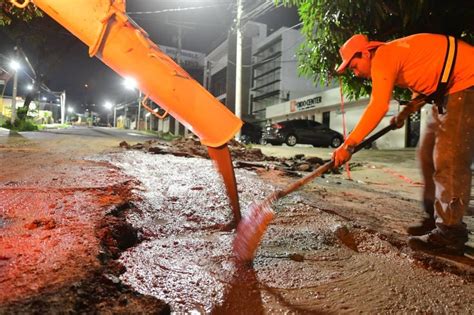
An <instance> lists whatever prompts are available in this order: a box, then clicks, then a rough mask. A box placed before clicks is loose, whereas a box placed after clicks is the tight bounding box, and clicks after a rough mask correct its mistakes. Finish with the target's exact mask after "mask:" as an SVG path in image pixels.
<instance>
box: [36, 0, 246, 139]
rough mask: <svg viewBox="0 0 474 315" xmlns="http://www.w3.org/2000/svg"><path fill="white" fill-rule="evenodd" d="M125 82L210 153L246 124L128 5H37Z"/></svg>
mask: <svg viewBox="0 0 474 315" xmlns="http://www.w3.org/2000/svg"><path fill="white" fill-rule="evenodd" d="M34 3H35V5H36V6H38V7H39V8H40V9H41V10H43V11H44V12H45V13H46V14H48V15H49V16H51V17H52V18H53V19H55V20H56V21H57V22H58V23H60V24H61V25H63V26H64V27H65V28H66V29H68V30H69V31H70V32H71V33H73V34H74V35H75V36H77V37H78V38H79V39H80V40H81V41H83V42H84V43H85V44H86V45H88V46H89V54H90V55H91V56H97V57H98V58H99V59H101V60H102V61H103V62H104V63H105V64H106V65H108V66H109V67H110V68H112V69H113V70H114V71H115V72H117V73H118V74H120V75H121V76H123V77H133V78H135V80H137V82H138V85H139V88H140V90H141V91H142V92H144V94H146V95H148V96H149V98H150V99H152V100H153V101H154V102H155V103H157V104H159V105H160V107H162V108H164V109H165V110H166V111H168V112H169V113H170V114H171V115H172V116H173V117H174V118H176V119H177V120H178V121H179V122H181V123H182V124H183V125H184V126H185V127H186V128H188V129H189V130H191V131H192V132H193V133H194V134H196V135H197V136H198V137H199V138H200V139H201V143H202V144H204V145H206V146H210V147H219V146H221V145H224V144H226V143H227V142H228V141H229V140H230V139H231V138H232V137H233V136H234V135H235V134H236V133H237V131H238V130H239V129H240V128H241V126H242V121H241V120H240V119H239V118H237V117H236V116H235V115H234V114H233V113H232V112H231V111H229V110H228V109H227V108H226V107H225V106H224V105H222V104H221V103H220V102H219V101H218V100H217V99H216V98H215V97H214V96H213V95H212V94H210V93H209V92H208V91H207V90H206V89H204V88H203V87H202V86H201V85H200V84H199V83H198V82H196V81H195V80H194V79H192V78H191V77H190V75H189V74H188V73H187V72H186V71H184V70H183V69H182V68H181V67H180V66H179V65H177V64H176V63H175V62H174V61H173V60H172V59H171V58H170V57H168V56H167V55H166V54H164V53H163V52H162V51H161V50H160V49H159V48H158V46H157V45H155V44H154V43H153V42H151V41H150V40H149V39H148V35H147V34H146V32H145V31H144V30H142V29H141V28H140V27H139V26H137V25H136V24H135V23H134V22H133V21H132V20H130V19H129V17H128V16H127V15H126V14H125V1H124V0H116V1H113V0H74V1H68V0H35V1H34Z"/></svg>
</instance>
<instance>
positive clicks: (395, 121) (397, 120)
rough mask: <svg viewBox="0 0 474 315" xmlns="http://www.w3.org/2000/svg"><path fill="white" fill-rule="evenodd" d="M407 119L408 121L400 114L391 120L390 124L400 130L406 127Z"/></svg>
mask: <svg viewBox="0 0 474 315" xmlns="http://www.w3.org/2000/svg"><path fill="white" fill-rule="evenodd" d="M400 113H401V112H400ZM405 119H406V117H400V114H399V115H395V116H393V117H392V118H391V119H390V124H391V125H395V126H397V129H400V128H402V127H403V126H404V125H405Z"/></svg>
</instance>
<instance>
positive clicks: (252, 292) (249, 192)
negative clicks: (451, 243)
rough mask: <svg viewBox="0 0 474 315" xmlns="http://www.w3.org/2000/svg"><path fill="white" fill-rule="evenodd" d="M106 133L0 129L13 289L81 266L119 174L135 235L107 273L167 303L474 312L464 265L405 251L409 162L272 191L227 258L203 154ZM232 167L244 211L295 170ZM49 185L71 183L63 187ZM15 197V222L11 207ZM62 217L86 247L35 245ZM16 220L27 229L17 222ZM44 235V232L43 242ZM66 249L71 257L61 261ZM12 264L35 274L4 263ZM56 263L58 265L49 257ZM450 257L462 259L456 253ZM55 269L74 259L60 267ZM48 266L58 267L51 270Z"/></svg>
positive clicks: (227, 212) (253, 309) (89, 257)
mask: <svg viewBox="0 0 474 315" xmlns="http://www.w3.org/2000/svg"><path fill="white" fill-rule="evenodd" d="M109 132H111V133H112V134H109ZM114 132H115V131H114V130H111V129H107V128H91V129H89V128H74V129H68V130H57V131H48V132H42V133H23V134H22V135H23V138H17V137H15V140H13V139H12V138H2V137H0V154H2V159H3V161H2V162H3V164H2V167H1V172H0V184H1V186H2V187H1V188H2V189H1V192H2V194H3V195H2V196H6V195H7V194H10V195H11V198H10V199H9V200H11V202H9V203H8V204H7V207H8V208H5V210H6V211H7V212H8V213H7V215H3V216H2V219H3V220H2V221H3V222H0V225H2V224H3V226H4V227H5V226H11V225H10V224H11V222H12V221H11V218H10V217H16V219H15V224H16V226H17V227H18V235H20V236H22V237H23V236H24V239H25V240H31V241H37V244H38V247H31V248H33V249H34V250H33V251H31V252H28V251H24V252H22V253H19V254H22V256H19V255H16V256H14V254H15V252H14V251H15V248H16V247H15V246H14V241H15V237H16V236H15V235H14V234H11V235H10V236H9V243H8V244H6V242H5V244H6V245H8V246H6V249H7V250H8V251H9V253H8V254H5V255H4V256H3V257H1V259H0V268H12V269H11V270H12V271H14V272H15V274H17V275H23V276H22V281H21V287H20V288H19V289H21V290H22V291H18V294H20V293H21V294H24V297H28V296H31V295H32V294H41V292H51V291H52V290H54V289H55V286H62V285H63V283H61V282H60V281H58V282H56V283H54V285H51V281H53V280H54V279H56V280H54V281H57V280H58V279H66V278H67V277H66V276H70V275H73V276H76V275H77V276H79V275H81V274H84V273H85V272H86V271H87V270H83V269H81V268H89V267H91V266H94V265H98V264H99V261H98V260H97V259H98V258H97V257H98V253H99V251H100V249H99V247H98V244H97V243H98V241H97V239H96V238H95V237H97V235H96V234H95V233H96V232H95V230H94V229H93V228H92V226H93V224H92V222H90V220H91V217H92V216H93V217H94V220H98V219H100V218H101V217H102V216H105V214H104V212H103V211H104V210H106V208H107V205H108V204H110V202H111V201H113V200H115V202H118V201H119V200H118V199H120V198H122V197H124V196H121V195H118V194H117V192H119V190H118V189H117V187H116V186H115V185H113V183H115V182H116V181H117V180H118V179H120V178H127V179H128V178H129V179H131V180H127V182H126V183H128V184H130V185H132V184H133V185H132V186H133V190H132V193H133V197H131V198H130V199H129V202H130V206H131V207H130V211H129V213H128V216H127V220H128V221H129V222H130V223H132V224H133V225H134V226H135V227H136V228H138V229H139V234H140V235H139V236H140V237H141V238H142V239H143V241H142V242H141V243H139V244H138V245H136V246H134V247H132V248H129V249H128V250H126V251H125V252H123V253H122V254H121V256H120V257H119V258H118V261H119V262H121V263H122V264H123V265H124V266H125V270H123V271H124V272H123V273H122V274H121V275H120V279H118V278H117V279H114V281H115V282H120V281H122V283H124V284H128V285H130V286H131V287H132V288H133V289H134V290H136V291H137V292H140V293H143V294H146V295H148V296H153V297H156V298H159V299H162V300H164V301H165V302H166V303H169V304H170V305H171V307H172V310H173V311H175V312H178V313H184V312H185V313H190V312H192V311H196V312H199V313H215V314H266V313H290V314H305V313H355V312H363V313H390V312H392V313H415V312H421V313H469V310H472V309H474V302H473V300H472V292H473V290H474V284H473V283H474V282H473V276H472V275H473V273H472V268H471V271H469V272H470V273H469V272H468V273H462V272H460V271H459V268H455V267H456V266H455V265H453V264H445V263H443V260H446V261H448V260H449V261H452V259H451V257H440V258H439V259H437V258H435V257H432V256H421V258H420V256H416V255H414V254H413V253H411V252H410V251H409V250H408V249H407V248H406V243H405V238H406V234H405V232H404V227H405V226H406V225H407V224H409V223H411V222H413V221H414V220H417V219H420V218H421V216H422V214H421V212H420V209H419V205H418V199H417V196H418V192H419V189H420V187H419V185H418V184H417V183H416V178H415V177H414V176H415V175H414V174H412V173H413V171H412V170H413V169H415V168H416V167H415V166H414V165H412V164H410V162H409V161H408V160H407V161H406V164H405V162H404V163H403V167H401V168H396V169H397V171H400V172H401V173H400V174H395V175H394V174H393V173H387V172H386V171H385V169H386V167H387V165H389V164H390V163H385V162H384V163H383V164H380V163H379V162H378V161H375V162H372V161H368V164H364V165H361V166H359V167H358V168H356V169H354V170H353V178H354V180H347V179H346V178H345V175H327V176H325V177H324V178H319V179H317V180H316V181H315V182H314V183H312V184H311V185H308V186H307V187H305V188H304V189H303V190H302V191H299V192H298V193H296V194H293V195H291V196H289V197H287V198H285V199H283V200H281V201H280V202H279V203H277V204H276V205H275V210H276V212H277V216H276V218H275V220H274V221H273V222H272V223H271V224H270V226H269V229H268V231H267V233H266V235H265V237H264V239H263V242H262V245H261V247H260V248H259V251H258V252H257V256H256V259H255V261H254V263H253V265H251V266H250V265H240V264H239V263H237V262H236V261H235V260H234V259H233V257H232V252H231V246H232V239H233V236H234V234H233V233H234V232H233V231H228V230H227V229H226V224H227V223H228V222H229V221H230V219H231V216H232V215H231V209H230V207H229V205H228V203H227V201H226V195H225V192H224V189H223V186H222V184H221V183H220V180H219V177H218V174H217V172H216V171H215V170H214V168H213V165H212V163H211V162H210V161H209V160H205V159H199V158H183V157H176V156H170V155H154V154H149V153H144V152H141V151H126V150H122V149H120V148H119V147H118V142H120V141H122V140H127V139H129V140H127V141H130V142H132V141H133V140H130V139H137V140H136V141H143V140H142V139H143V138H141V137H138V136H135V135H133V134H132V135H128V132H127V131H121V130H119V131H117V134H115V133H114ZM132 133H134V132H132ZM138 139H140V140H138ZM1 141H5V142H4V143H3V144H2V142H1ZM111 151H112V152H111ZM104 153H105V155H104ZM392 156H393V154H392ZM393 159H395V160H396V157H393ZM394 165H396V163H395V164H394ZM399 175H403V177H402V176H399ZM236 176H237V181H238V184H239V187H238V189H239V193H240V197H241V202H242V211H243V214H245V212H246V206H247V205H248V204H249V203H250V202H251V201H254V200H262V199H264V198H265V197H266V196H267V195H268V194H269V193H270V192H271V191H272V190H273V189H275V187H279V186H281V185H287V184H288V182H290V181H292V180H294V179H292V178H288V177H284V176H282V175H281V174H279V173H277V172H274V171H271V170H262V171H259V172H258V174H257V173H255V172H253V171H246V170H242V169H238V170H237V172H236ZM407 178H408V179H410V181H406V179H407ZM411 179H413V180H411ZM128 184H127V185H128ZM86 186H87V187H89V188H87V187H86ZM61 187H66V188H67V189H68V190H67V191H68V192H71V193H70V194H68V195H66V196H65V197H64V198H62V197H61V196H62V195H61V192H62V191H63V190H61V189H63V188H61ZM25 188H27V189H25ZM16 190H18V192H17V191H16ZM14 194H16V195H14ZM10 195H9V196H10ZM60 195H61V196H60ZM18 196H19V197H18ZM35 196H36V197H35ZM97 197H99V198H97ZM118 197H120V198H118ZM28 198H36V199H37V200H38V202H37V203H34V202H31V201H30V202H29V201H28V200H29V199H28ZM71 198H73V200H72V201H71V200H69V199H71ZM109 198H112V199H109ZM116 199H117V200H116ZM64 200H65V201H67V202H63V201H64ZM20 203H21V204H22V205H23V206H24V207H23V208H24V209H25V211H24V212H23V213H24V215H25V217H26V218H27V220H25V221H22V217H21V216H20V215H18V213H19V212H18V209H19V208H18V207H17V204H20ZM51 205H54V207H52V206H51ZM65 205H74V206H71V207H69V206H68V207H69V208H70V210H75V211H74V212H67V211H64V208H65V207H66V206H65ZM29 207H33V208H34V209H30V208H29ZM66 208H67V207H66ZM69 208H68V209H69ZM30 210H31V211H30ZM35 213H39V215H40V217H39V218H36V215H35ZM62 215H65V217H62ZM48 218H53V219H54V225H53V224H50V225H48V223H51V222H52V221H48ZM36 219H40V220H36ZM62 220H66V221H65V222H63V221H62ZM69 221H71V222H75V221H79V222H80V223H81V224H84V225H87V226H89V227H90V228H89V229H81V228H80V227H81V225H75V224H72V225H71V227H72V228H75V229H74V231H75V234H73V233H67V237H66V235H64V240H68V242H69V241H70V243H72V244H78V245H80V246H86V248H85V249H79V250H78V252H79V253H81V252H82V253H84V254H85V257H84V259H82V260H78V257H81V255H78V254H77V253H73V252H71V251H68V252H66V251H64V253H63V251H57V250H53V249H54V247H52V250H44V248H47V247H45V245H44V244H51V246H53V245H54V243H53V242H52V241H50V240H55V239H57V241H58V242H59V244H60V242H61V240H62V239H63V238H61V236H62V234H61V233H66V232H65V229H64V228H65V227H66V223H67V222H69ZM30 223H34V226H31V225H30ZM27 227H32V228H33V229H32V230H27V231H26V232H25V229H27ZM46 227H48V228H49V227H51V229H47V228H46ZM59 229H61V230H59ZM59 231H61V233H59ZM30 234H31V235H33V236H34V237H31V236H28V235H30ZM46 234H48V235H51V236H50V237H48V238H44V239H43V237H44V236H45V235H46ZM56 234H57V235H56ZM36 236H37V237H36ZM68 237H69V238H68ZM72 237H74V238H75V240H71V239H70V238H72ZM50 242H51V243H50ZM25 246H26V245H25ZM27 255H31V258H33V260H31V259H27V257H28V256H27ZM67 255H69V256H67ZM68 257H71V259H72V257H74V259H75V260H77V262H76V263H75V264H68V263H67V261H68V259H69V258H68ZM58 258H59V259H63V260H58ZM35 259H36V260H35ZM15 261H18V262H19V263H18V264H16V263H12V262H15ZM22 261H24V262H25V264H27V267H28V268H33V269H28V270H34V272H23V273H22V270H21V269H16V268H20V267H21V265H22V264H21V262H22ZM58 261H62V262H61V263H60V264H58V263H56V264H50V263H49V262H58ZM456 263H457V264H458V265H460V266H467V267H469V266H470V265H469V261H468V258H466V260H463V261H457V262H456ZM7 266H8V267H7ZM66 266H73V267H74V268H76V267H77V268H78V269H77V270H73V271H72V272H71V269H67V268H66ZM13 267H15V268H13ZM42 270H43V271H42ZM50 270H52V271H50ZM59 273H61V274H64V277H63V278H59V277H57V276H56V275H57V274H59ZM5 274H6V275H8V274H9V273H3V275H5ZM11 275H13V273H12V274H11ZM51 279H52V280H51ZM15 280H16V278H15V277H14V276H12V277H8V279H7V278H0V288H1V287H3V288H6V285H7V284H8V285H9V286H8V288H13V287H15V284H16V283H17V281H15ZM74 281H75V280H74ZM0 291H1V292H9V291H8V290H0ZM40 297H41V296H40ZM4 298H5V299H8V298H11V296H9V295H8V294H5V295H4ZM72 301H75V300H74V299H72ZM117 303H119V304H120V303H123V301H122V300H121V301H118V302H117ZM74 305H77V303H74ZM101 305H102V304H101ZM34 306H35V305H34V304H33V307H34ZM0 307H1V305H0ZM59 310H61V309H60V308H59ZM56 312H58V309H56Z"/></svg>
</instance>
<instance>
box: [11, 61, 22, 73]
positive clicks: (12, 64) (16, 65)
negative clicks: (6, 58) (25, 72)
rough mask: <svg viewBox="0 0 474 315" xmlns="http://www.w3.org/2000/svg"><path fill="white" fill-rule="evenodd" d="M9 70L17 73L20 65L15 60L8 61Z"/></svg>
mask: <svg viewBox="0 0 474 315" xmlns="http://www.w3.org/2000/svg"><path fill="white" fill-rule="evenodd" d="M10 68H11V69H12V70H13V71H18V70H20V68H21V64H20V63H19V62H18V61H16V60H11V61H10Z"/></svg>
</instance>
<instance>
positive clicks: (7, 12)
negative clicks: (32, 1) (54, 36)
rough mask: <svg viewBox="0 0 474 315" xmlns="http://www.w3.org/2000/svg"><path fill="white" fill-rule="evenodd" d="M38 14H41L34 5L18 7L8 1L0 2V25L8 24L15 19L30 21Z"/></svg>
mask: <svg viewBox="0 0 474 315" xmlns="http://www.w3.org/2000/svg"><path fill="white" fill-rule="evenodd" d="M38 16H42V13H41V11H40V10H39V9H38V8H37V7H36V6H34V5H29V6H27V7H26V8H24V9H19V8H17V7H15V6H14V5H12V4H11V3H10V1H2V2H0V26H6V25H10V24H11V23H12V21H13V20H15V19H18V20H23V21H30V20H32V19H33V18H35V17H38Z"/></svg>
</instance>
